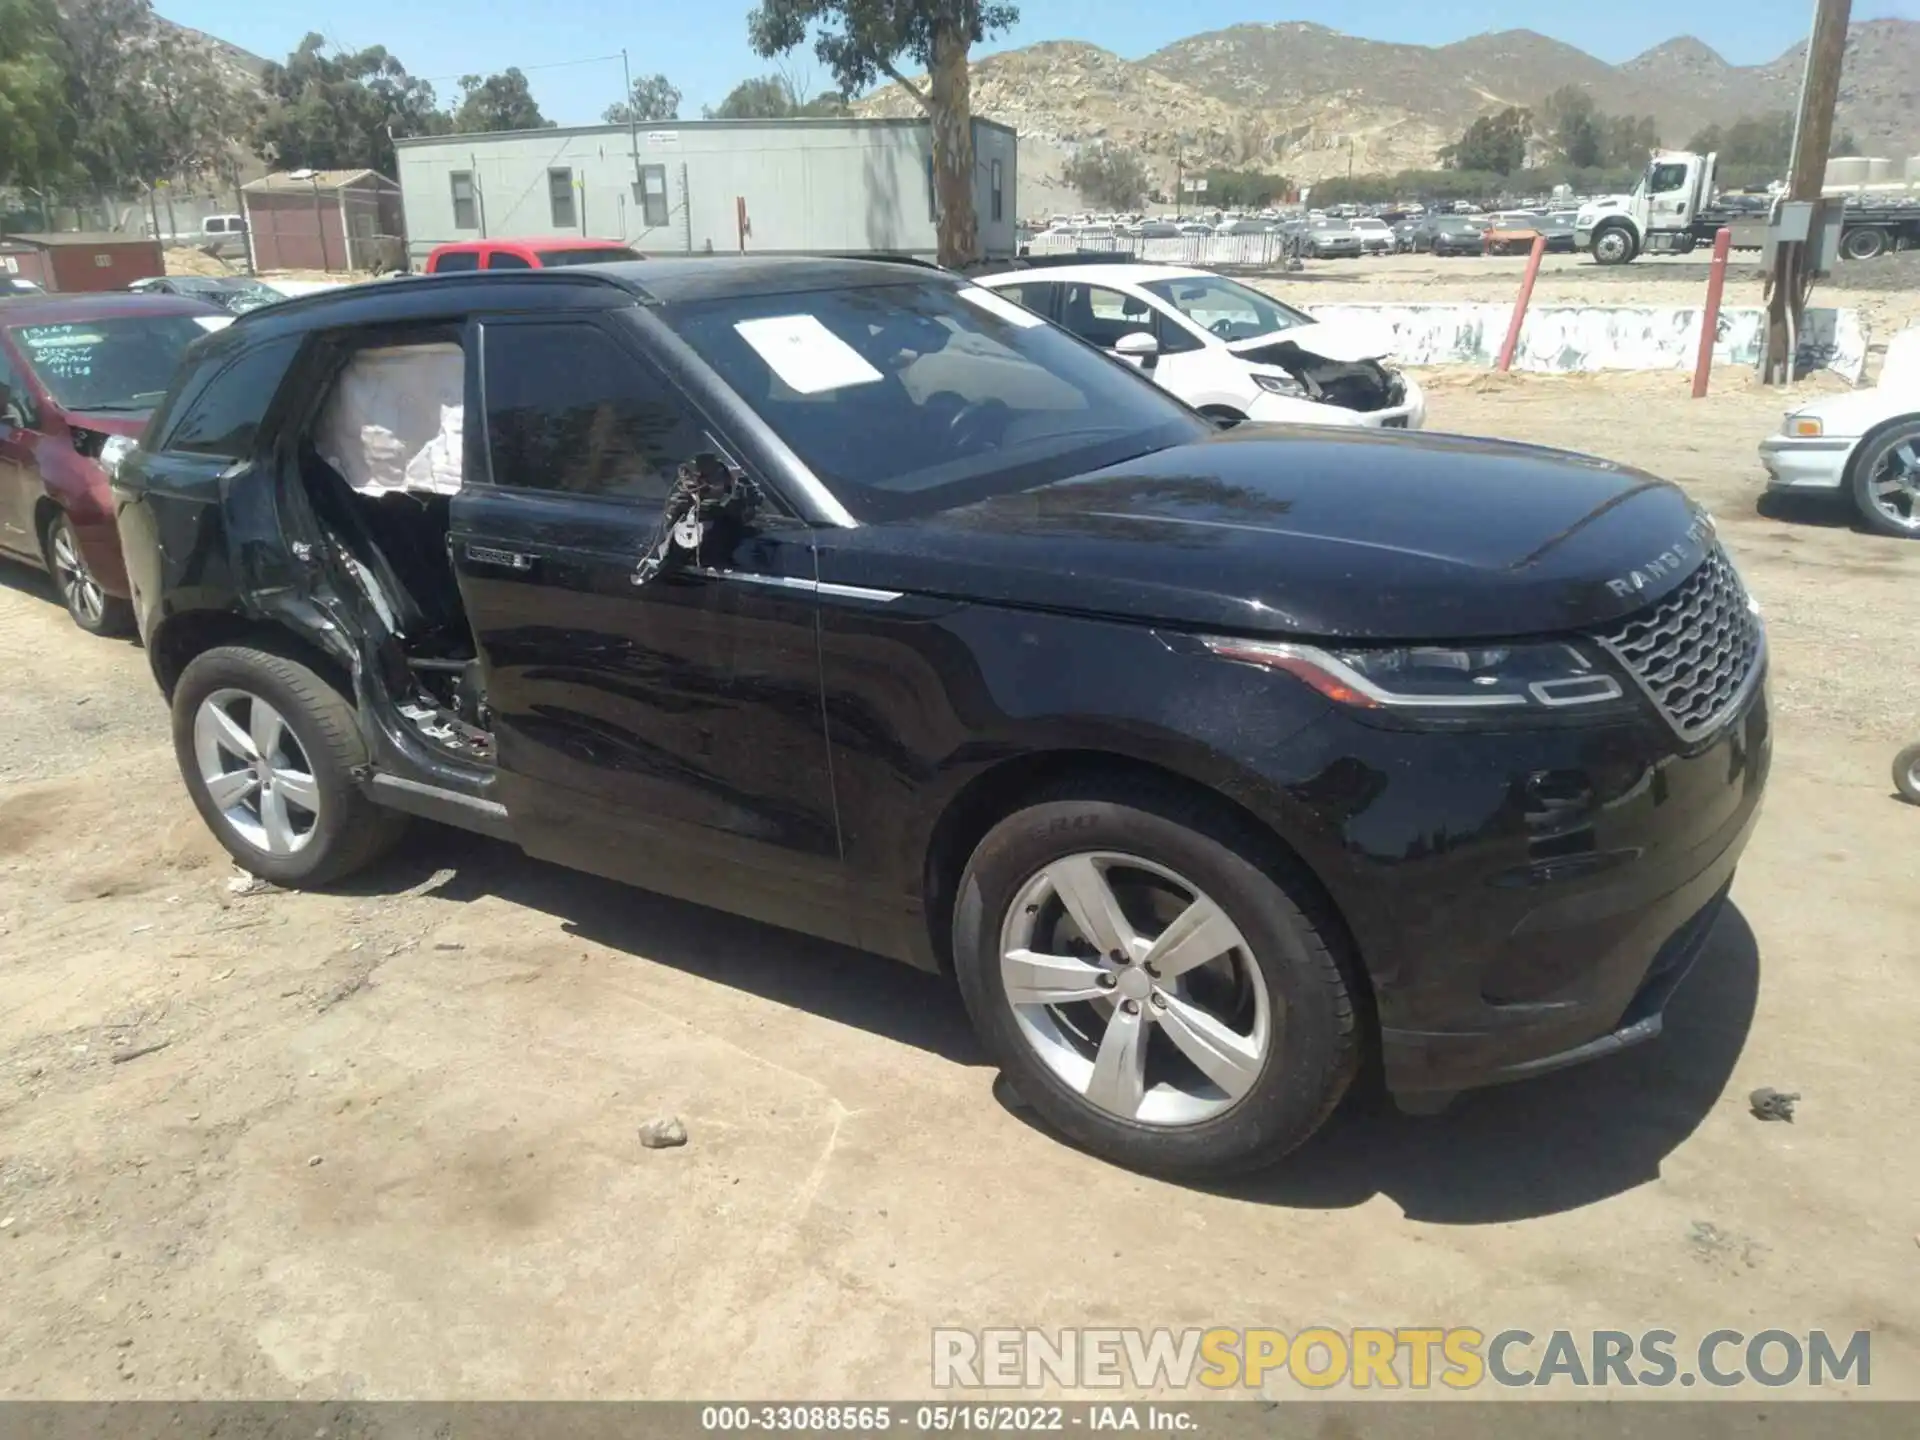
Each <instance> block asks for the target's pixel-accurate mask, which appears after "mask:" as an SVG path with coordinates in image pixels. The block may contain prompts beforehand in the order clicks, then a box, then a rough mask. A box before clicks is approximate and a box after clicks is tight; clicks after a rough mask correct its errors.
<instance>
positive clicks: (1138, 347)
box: [1113, 330, 1160, 370]
mask: <svg viewBox="0 0 1920 1440" xmlns="http://www.w3.org/2000/svg"><path fill="white" fill-rule="evenodd" d="M1113 353H1114V354H1116V355H1118V356H1119V357H1120V358H1121V359H1122V360H1133V361H1137V362H1138V363H1139V366H1140V368H1141V369H1142V370H1151V369H1153V367H1154V366H1155V365H1157V364H1158V363H1159V361H1160V342H1159V341H1158V340H1156V339H1154V337H1153V336H1151V335H1149V334H1147V332H1146V331H1144V330H1135V331H1134V332H1133V333H1131V334H1129V335H1122V336H1121V337H1120V338H1119V340H1117V341H1116V342H1114V347H1113Z"/></svg>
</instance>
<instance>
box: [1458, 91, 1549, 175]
mask: <svg viewBox="0 0 1920 1440" xmlns="http://www.w3.org/2000/svg"><path fill="white" fill-rule="evenodd" d="M1532 137H1533V112H1532V111H1530V110H1523V109H1521V108H1520V107H1519V106H1517V105H1509V106H1508V107H1507V108H1506V109H1504V110H1502V111H1501V112H1500V113H1499V114H1497V115H1482V116H1481V117H1480V118H1479V119H1478V120H1475V121H1474V122H1473V124H1471V125H1469V126H1468V127H1467V133H1466V134H1464V135H1462V136H1461V137H1460V140H1459V143H1458V144H1454V145H1449V146H1448V147H1447V148H1446V149H1445V150H1444V151H1443V152H1441V159H1442V161H1443V162H1444V163H1445V164H1446V166H1447V168H1448V169H1450V170H1486V171H1490V172H1492V173H1493V174H1495V175H1511V174H1512V173H1513V172H1514V171H1516V170H1518V169H1520V168H1521V167H1522V166H1523V165H1525V164H1526V163H1527V141H1528V140H1530V139H1531V138H1532Z"/></svg>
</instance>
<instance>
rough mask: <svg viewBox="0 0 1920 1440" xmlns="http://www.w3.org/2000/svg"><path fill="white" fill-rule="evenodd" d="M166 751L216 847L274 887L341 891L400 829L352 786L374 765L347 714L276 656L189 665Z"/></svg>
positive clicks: (248, 654)
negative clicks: (340, 884) (336, 887)
mask: <svg viewBox="0 0 1920 1440" xmlns="http://www.w3.org/2000/svg"><path fill="white" fill-rule="evenodd" d="M173 749H174V755H175V757H176V758H177V759H178V760H179V763H180V773H181V776H182V778H184V779H185V780H186V782H187V791H188V793H189V794H190V795H192V796H193V803H194V805H195V806H196V807H197V808H198V809H199V811H200V815H201V818H202V819H204V820H205V821H206V822H207V827H208V828H209V829H210V830H212V831H213V833H214V836H215V838H217V839H218V840H219V841H220V843H221V844H222V845H224V846H225V847H226V849H227V853H228V854H230V855H232V856H233V858H234V859H235V860H236V861H238V862H239V863H240V864H241V865H242V866H243V867H244V868H246V869H247V870H249V871H251V872H252V873H253V874H255V875H260V876H263V877H265V878H266V879H268V880H271V881H273V882H274V883H276V884H279V885H287V886H295V887H312V886H321V885H325V884H328V883H329V882H331V881H334V880H338V879H341V878H342V877H344V876H346V875H350V874H352V873H353V872H354V871H356V870H359V869H362V868H363V867H365V866H366V865H369V864H371V863H372V862H373V861H374V860H376V859H378V858H379V857H380V856H381V855H383V854H385V853H386V852H387V851H388V850H389V849H391V848H392V847H393V845H394V843H395V842H396V841H397V840H398V839H399V838H400V835H401V833H402V832H403V831H404V830H405V828H406V821H405V817H403V816H401V815H398V814H396V813H395V812H393V811H391V810H387V809H385V808H383V807H381V806H379V805H376V804H374V803H373V802H372V801H371V800H369V799H368V798H367V797H366V795H365V794H364V793H363V792H362V791H361V789H360V787H359V786H358V785H357V784H356V783H355V782H354V778H353V772H354V771H355V770H356V769H360V768H362V767H364V766H366V765H367V764H368V762H369V758H370V757H369V755H368V752H367V746H366V741H365V740H364V739H363V738H362V736H361V734H360V729H359V725H358V722H357V720H356V718H355V716H354V711H353V707H352V705H350V704H349V703H348V701H347V699H346V697H345V696H343V695H341V693H340V692H339V691H338V690H336V689H334V688H333V686H331V685H329V684H328V683H327V682H326V681H325V680H323V679H322V678H321V677H320V676H319V675H317V674H315V673H314V672H313V671H312V670H311V669H309V668H308V667H307V666H305V665H303V664H301V663H300V662H299V661H297V660H292V659H289V658H288V657H286V656H284V655H276V654H274V653H272V652H271V651H267V650H260V649H254V648H251V647H247V646H221V647H220V648H218V649H214V650H209V651H207V652H206V653H205V654H203V655H201V656H199V657H197V658H196V659H195V660H194V661H193V662H192V663H191V664H190V665H188V666H187V668H186V670H185V671H184V672H182V674H181V676H180V682H179V684H178V685H177V686H176V687H175V688H174V692H173Z"/></svg>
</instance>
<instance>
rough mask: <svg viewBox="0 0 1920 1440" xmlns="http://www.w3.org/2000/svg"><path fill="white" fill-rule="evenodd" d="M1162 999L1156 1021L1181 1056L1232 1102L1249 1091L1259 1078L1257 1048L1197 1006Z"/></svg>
mask: <svg viewBox="0 0 1920 1440" xmlns="http://www.w3.org/2000/svg"><path fill="white" fill-rule="evenodd" d="M1165 998H1166V1002H1167V1005H1166V1008H1165V1009H1164V1010H1161V1011H1159V1013H1158V1017H1157V1018H1158V1019H1159V1021H1160V1028H1161V1029H1163V1030H1165V1031H1166V1032H1167V1038H1168V1039H1169V1040H1171V1041H1173V1043H1174V1044H1175V1045H1176V1046H1178V1047H1179V1050H1180V1053H1181V1054H1182V1055H1184V1056H1186V1057H1187V1059H1189V1060H1191V1061H1192V1062H1193V1063H1194V1065H1195V1066H1196V1067H1198V1069H1199V1070H1200V1073H1201V1074H1203V1075H1205V1076H1206V1077H1207V1078H1208V1079H1209V1080H1211V1081H1213V1083H1214V1084H1216V1085H1218V1086H1219V1087H1220V1088H1221V1089H1222V1090H1224V1091H1226V1092H1227V1094H1228V1095H1230V1096H1232V1097H1233V1098H1234V1099H1236V1100H1237V1099H1239V1098H1240V1097H1241V1096H1242V1095H1244V1094H1246V1093H1247V1091H1249V1090H1251V1089H1252V1088H1253V1082H1254V1081H1255V1080H1258V1079H1259V1078H1260V1047H1259V1046H1258V1045H1257V1044H1255V1042H1254V1041H1253V1040H1251V1039H1250V1038H1248V1037H1247V1036H1245V1035H1236V1034H1235V1033H1234V1032H1233V1031H1231V1030H1229V1029H1228V1028H1227V1027H1226V1026H1224V1025H1222V1024H1221V1023H1220V1022H1219V1021H1218V1020H1216V1019H1214V1018H1213V1017H1212V1016H1211V1015H1209V1014H1207V1013H1206V1011H1204V1010H1201V1009H1200V1008H1199V1007H1197V1006H1194V1005H1190V1004H1188V1003H1187V1002H1186V1001H1185V1000H1182V999H1180V998H1178V997H1177V996H1174V995H1167V996H1166V997H1165Z"/></svg>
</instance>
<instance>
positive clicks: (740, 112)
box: [705, 72, 851, 120]
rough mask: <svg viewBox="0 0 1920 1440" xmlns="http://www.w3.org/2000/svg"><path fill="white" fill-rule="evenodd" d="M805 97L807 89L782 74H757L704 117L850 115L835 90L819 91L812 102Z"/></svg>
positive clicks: (779, 118)
mask: <svg viewBox="0 0 1920 1440" xmlns="http://www.w3.org/2000/svg"><path fill="white" fill-rule="evenodd" d="M805 96H806V86H805V85H804V84H803V83H802V82H801V81H799V80H796V79H795V78H794V77H793V76H791V75H788V74H786V73H785V72H782V73H780V74H777V75H756V76H755V77H754V78H753V79H751V80H742V81H741V82H740V83H739V84H738V85H736V86H734V87H733V89H731V90H729V91H728V92H727V98H726V99H724V100H722V101H721V102H720V103H719V104H718V105H715V106H712V107H711V108H709V109H708V110H707V111H706V112H705V114H706V117H707V118H708V119H709V120H788V119H791V118H793V117H794V116H796V115H801V116H804V115H845V114H848V113H850V108H851V107H849V106H848V104H847V98H846V96H844V95H842V94H840V93H839V92H838V91H834V90H822V91H821V92H820V93H819V94H818V95H815V96H814V97H813V98H812V99H811V100H808V99H806V98H805Z"/></svg>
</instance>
